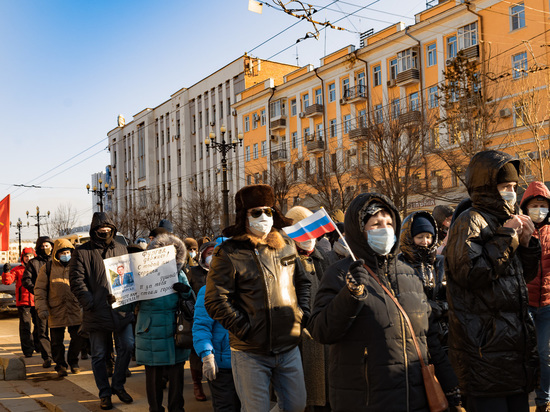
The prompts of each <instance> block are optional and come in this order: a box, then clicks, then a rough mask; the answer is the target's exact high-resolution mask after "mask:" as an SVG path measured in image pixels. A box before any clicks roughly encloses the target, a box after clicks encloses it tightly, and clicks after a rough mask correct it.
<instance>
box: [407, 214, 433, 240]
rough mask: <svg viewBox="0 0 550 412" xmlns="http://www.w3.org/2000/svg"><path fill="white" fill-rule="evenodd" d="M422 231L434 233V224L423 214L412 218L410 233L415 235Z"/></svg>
mask: <svg viewBox="0 0 550 412" xmlns="http://www.w3.org/2000/svg"><path fill="white" fill-rule="evenodd" d="M424 232H427V233H431V234H432V235H435V230H434V226H433V225H432V223H431V222H430V221H429V220H428V219H427V218H425V217H424V216H418V217H416V218H415V219H414V221H413V224H412V226H411V235H412V236H413V237H415V236H416V235H418V234H420V233H424Z"/></svg>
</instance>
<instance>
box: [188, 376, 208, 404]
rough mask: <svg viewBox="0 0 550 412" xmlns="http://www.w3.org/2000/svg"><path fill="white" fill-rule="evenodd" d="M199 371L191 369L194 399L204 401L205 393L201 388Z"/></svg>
mask: <svg viewBox="0 0 550 412" xmlns="http://www.w3.org/2000/svg"><path fill="white" fill-rule="evenodd" d="M201 372H202V371H197V370H195V369H191V378H192V379H193V393H194V394H195V399H196V400H197V401H199V402H204V401H206V395H205V394H204V391H203V390H202V382H201V378H202V376H201V375H202V373H201Z"/></svg>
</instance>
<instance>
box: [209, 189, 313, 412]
mask: <svg viewBox="0 0 550 412" xmlns="http://www.w3.org/2000/svg"><path fill="white" fill-rule="evenodd" d="M235 207H236V222H235V225H233V226H229V227H227V228H225V229H224V235H225V236H231V239H228V240H226V241H225V242H223V243H222V244H221V245H220V246H219V247H217V248H216V250H215V252H214V257H213V259H212V261H211V263H210V271H209V273H208V277H207V280H206V294H205V307H206V310H207V312H208V314H209V315H210V316H211V317H212V318H213V319H215V320H217V321H218V322H220V323H221V324H222V326H223V327H224V328H226V329H227V330H228V331H229V343H230V345H231V349H232V350H231V364H232V368H233V376H234V379H235V387H236V389H237V393H238V395H239V398H240V400H241V403H242V406H243V410H247V411H259V412H262V411H266V412H267V411H269V401H270V396H269V385H270V383H272V384H273V388H274V390H275V393H276V394H277V399H278V403H279V408H280V409H281V410H284V411H289V412H290V411H303V410H304V408H305V406H306V390H305V385H304V375H303V370H302V363H301V359H300V352H299V350H298V347H297V345H298V342H299V341H300V336H301V333H302V325H305V324H306V321H307V318H308V317H309V303H310V302H309V291H310V286H311V284H310V281H309V279H308V278H307V277H306V275H305V272H304V269H303V267H302V264H301V263H300V259H299V257H298V254H297V252H296V246H295V245H294V242H293V241H292V240H291V239H290V238H288V237H287V236H286V235H284V234H283V233H282V232H281V231H280V229H281V228H283V227H285V226H289V225H290V224H291V221H290V220H289V219H287V218H285V217H284V216H283V215H282V213H281V212H280V211H279V210H278V209H277V208H276V207H275V196H274V194H273V189H272V188H271V186H269V185H252V186H245V187H243V188H242V189H241V190H239V191H238V192H237V193H236V195H235Z"/></svg>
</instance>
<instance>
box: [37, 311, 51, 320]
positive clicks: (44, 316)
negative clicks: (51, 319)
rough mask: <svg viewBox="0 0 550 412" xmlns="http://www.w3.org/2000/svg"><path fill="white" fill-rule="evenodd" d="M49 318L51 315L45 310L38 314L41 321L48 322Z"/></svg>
mask: <svg viewBox="0 0 550 412" xmlns="http://www.w3.org/2000/svg"><path fill="white" fill-rule="evenodd" d="M48 316H50V313H49V312H48V311H47V310H43V311H41V312H39V313H38V317H39V318H40V319H41V320H46V319H48Z"/></svg>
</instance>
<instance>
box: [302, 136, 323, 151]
mask: <svg viewBox="0 0 550 412" xmlns="http://www.w3.org/2000/svg"><path fill="white" fill-rule="evenodd" d="M306 148H307V151H308V152H310V153H317V152H321V151H323V150H325V142H324V141H322V140H319V139H314V140H310V141H308V142H307V145H306Z"/></svg>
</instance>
